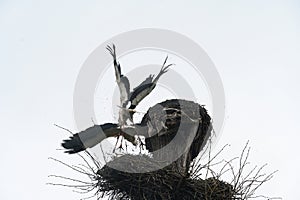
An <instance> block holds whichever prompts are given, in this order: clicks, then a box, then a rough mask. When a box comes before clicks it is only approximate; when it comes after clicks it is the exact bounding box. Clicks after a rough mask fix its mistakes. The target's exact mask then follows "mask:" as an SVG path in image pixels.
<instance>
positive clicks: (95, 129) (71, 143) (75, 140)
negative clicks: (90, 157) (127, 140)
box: [61, 123, 119, 154]
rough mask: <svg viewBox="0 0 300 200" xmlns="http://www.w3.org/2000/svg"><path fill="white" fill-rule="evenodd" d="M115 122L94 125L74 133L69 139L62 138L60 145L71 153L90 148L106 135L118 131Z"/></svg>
mask: <svg viewBox="0 0 300 200" xmlns="http://www.w3.org/2000/svg"><path fill="white" fill-rule="evenodd" d="M118 131H119V128H118V125H117V124H112V123H106V124H103V125H94V126H92V127H90V128H88V129H86V130H84V131H81V132H79V133H76V134H74V135H73V136H71V137H70V138H69V139H66V140H63V142H62V144H61V145H62V146H63V147H64V148H65V149H66V151H65V152H66V153H69V154H73V153H78V152H80V151H83V150H85V149H87V148H91V147H93V146H95V145H97V144H99V143H100V142H101V141H102V140H104V139H105V138H106V137H107V136H108V135H110V134H112V133H116V134H117V133H118Z"/></svg>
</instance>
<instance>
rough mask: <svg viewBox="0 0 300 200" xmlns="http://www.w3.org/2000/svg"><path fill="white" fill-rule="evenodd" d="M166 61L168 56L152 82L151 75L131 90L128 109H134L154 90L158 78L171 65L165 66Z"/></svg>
mask: <svg viewBox="0 0 300 200" xmlns="http://www.w3.org/2000/svg"><path fill="white" fill-rule="evenodd" d="M167 60H168V56H167V57H166V59H165V60H164V63H163V66H162V68H161V69H160V72H159V73H158V75H157V76H156V77H155V79H154V80H153V77H154V75H152V74H151V75H150V76H149V77H147V78H146V80H144V81H143V82H142V83H141V84H140V85H138V86H137V87H136V88H134V89H133V91H132V92H131V93H130V96H129V101H130V102H131V105H130V109H134V108H135V107H136V106H137V105H138V104H139V103H140V102H141V101H142V100H143V99H144V98H145V97H146V96H148V95H149V94H150V93H151V92H152V90H153V89H154V88H155V86H156V83H157V82H158V80H159V78H160V77H161V76H162V75H163V74H164V73H166V72H167V71H168V70H169V67H170V66H171V65H172V64H169V65H167V66H166V63H167Z"/></svg>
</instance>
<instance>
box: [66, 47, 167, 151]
mask: <svg viewBox="0 0 300 200" xmlns="http://www.w3.org/2000/svg"><path fill="white" fill-rule="evenodd" d="M106 49H107V50H108V51H109V53H110V54H111V56H112V57H113V63H114V69H115V76H116V81H117V84H118V87H119V91H120V102H121V109H120V111H119V120H118V124H113V123H105V124H102V125H94V126H92V127H90V128H87V129H86V130H83V131H81V132H79V133H76V134H74V135H73V136H71V137H70V138H68V139H66V140H63V142H62V144H61V145H62V146H63V147H64V148H65V149H66V151H65V152H66V153H69V154H73V153H78V152H80V151H83V150H85V149H87V148H91V147H93V146H95V145H97V144H98V143H100V142H101V141H102V140H104V139H105V138H107V137H112V136H117V137H118V138H119V136H120V135H122V136H123V137H124V138H125V139H127V140H128V141H129V142H131V143H132V144H134V145H136V141H135V137H134V136H133V135H136V134H137V133H140V134H141V133H144V132H147V129H149V127H148V126H140V125H139V124H137V125H134V124H133V120H132V116H133V114H134V111H133V110H134V109H135V108H136V106H137V105H138V104H139V103H140V102H141V101H142V100H143V99H144V98H145V97H146V96H147V95H149V94H150V93H151V92H152V90H153V89H154V88H155V86H156V84H157V82H158V80H159V78H160V77H161V76H162V75H163V74H164V73H166V72H167V71H168V68H169V67H170V66H171V65H172V64H169V65H167V66H166V62H167V59H168V56H167V57H166V59H165V61H164V63H163V66H162V68H161V70H160V72H159V73H158V75H157V76H156V77H155V79H154V80H153V78H154V75H152V74H151V75H150V76H149V77H147V78H146V79H145V80H144V81H143V82H142V83H141V84H140V85H138V86H137V87H136V88H134V89H133V91H132V92H130V83H129V80H128V78H127V77H126V76H125V75H123V74H122V72H121V65H120V63H119V62H118V61H117V56H116V47H115V45H112V47H111V46H107V47H106ZM128 104H129V105H128ZM128 106H129V109H127V107H128ZM128 120H129V121H130V122H131V123H132V124H131V125H130V126H127V125H128V123H127V121H128ZM128 133H131V134H128ZM121 144H122V142H121Z"/></svg>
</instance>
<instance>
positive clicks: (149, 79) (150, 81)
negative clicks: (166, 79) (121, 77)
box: [133, 74, 154, 91]
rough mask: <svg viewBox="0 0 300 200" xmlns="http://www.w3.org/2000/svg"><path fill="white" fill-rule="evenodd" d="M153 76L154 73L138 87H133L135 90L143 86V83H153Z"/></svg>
mask: <svg viewBox="0 0 300 200" xmlns="http://www.w3.org/2000/svg"><path fill="white" fill-rule="evenodd" d="M153 77H154V75H153V74H150V75H149V76H148V77H147V78H146V79H145V80H144V81H143V82H141V83H140V84H139V85H138V86H137V87H135V88H133V91H135V90H137V89H139V88H141V87H142V86H143V85H147V84H150V83H152V81H153Z"/></svg>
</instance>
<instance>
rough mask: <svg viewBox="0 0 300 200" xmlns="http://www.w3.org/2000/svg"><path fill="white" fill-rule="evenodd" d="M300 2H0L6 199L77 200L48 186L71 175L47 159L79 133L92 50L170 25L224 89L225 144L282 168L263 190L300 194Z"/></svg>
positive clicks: (1, 174) (1, 175)
mask: <svg viewBox="0 0 300 200" xmlns="http://www.w3.org/2000/svg"><path fill="white" fill-rule="evenodd" d="M299 10H300V4H299V2H297V1H296V0H295V1H276V0H272V1H271V0H270V1H259V0H253V1H251V2H248V3H242V1H234V0H228V1H206V2H203V1H198V0H197V1H189V2H185V3H183V1H182V3H179V1H174V0H164V1H158V0H154V1H140V0H132V1H110V2H108V1H106V2H100V1H57V0H54V1H37V0H35V1H34V0H29V1H26V2H25V1H8V0H2V1H0V55H1V57H0V67H1V73H0V81H1V84H0V91H1V97H0V106H1V107H0V114H1V115H0V120H1V127H0V133H1V141H2V143H1V147H2V151H1V153H0V156H1V165H0V181H1V182H0V188H1V189H0V190H1V191H0V199H20V198H21V199H23V200H32V199H45V200H47V199H49V200H50V199H51V200H52V199H79V198H80V197H82V196H81V195H78V194H76V193H73V192H72V191H71V190H69V189H68V188H60V187H51V186H47V185H46V182H48V181H49V178H47V175H49V174H62V175H67V174H68V173H69V172H68V170H65V169H64V168H63V167H62V166H60V165H58V164H56V163H53V162H52V161H50V160H48V159H47V158H48V157H49V156H53V157H56V158H61V159H62V160H64V161H66V162H72V161H73V160H76V156H67V155H62V152H60V151H56V150H55V149H56V148H59V144H60V142H61V140H62V139H63V138H65V137H67V136H68V134H66V133H65V132H63V131H61V130H59V129H57V128H55V127H54V126H53V124H54V123H57V124H60V125H62V126H64V127H67V128H70V129H72V130H76V129H75V124H74V121H73V108H72V100H73V96H72V95H73V89H74V84H75V81H76V77H77V74H78V72H79V70H80V67H81V65H82V63H83V62H84V60H85V59H86V58H87V56H88V55H89V54H90V53H91V52H92V51H93V50H94V49H95V48H96V47H97V46H98V45H99V44H101V43H102V42H104V41H105V40H107V39H109V38H110V37H111V36H113V35H116V34H119V33H121V32H124V31H129V30H132V29H137V28H145V27H155V28H165V29H170V30H174V31H177V32H179V33H182V34H184V35H186V36H188V37H190V38H191V39H193V40H194V41H196V42H198V44H200V45H201V46H202V47H203V48H204V49H205V51H206V52H207V53H208V55H209V56H210V57H211V58H212V60H213V62H214V63H215V65H216V67H217V69H218V71H219V73H220V75H221V77H222V80H223V84H224V87H225V93H226V102H227V107H226V122H225V126H224V130H223V133H222V135H221V138H220V140H219V143H218V146H217V147H221V146H223V144H225V143H230V144H231V147H230V149H229V152H228V155H227V156H231V154H232V155H234V156H236V155H238V154H239V152H240V150H241V149H242V147H243V146H244V144H245V143H246V141H247V140H250V145H251V146H252V152H251V157H250V161H252V163H253V165H255V164H264V163H269V166H268V168H267V170H269V172H272V171H273V170H276V169H278V170H279V172H278V173H277V174H276V175H275V178H274V179H273V180H272V181H271V182H269V183H267V184H266V185H265V186H263V188H261V190H260V193H261V194H264V195H270V196H281V197H283V199H296V198H297V197H299V194H298V187H296V186H299V184H300V181H299V180H300V176H299V169H300V158H299V156H298V155H297V153H298V152H299V144H298V141H299V139H300V136H299V133H300V125H299V123H298V119H299V116H298V113H299V111H300V106H299V101H300V95H299V91H300V84H299V83H300V82H299V78H298V76H299V73H300V68H299V67H300V61H299V52H300V46H299V43H300V39H299V35H300V24H299V23H300V18H299V17H300V15H299V13H300V12H299Z"/></svg>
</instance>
